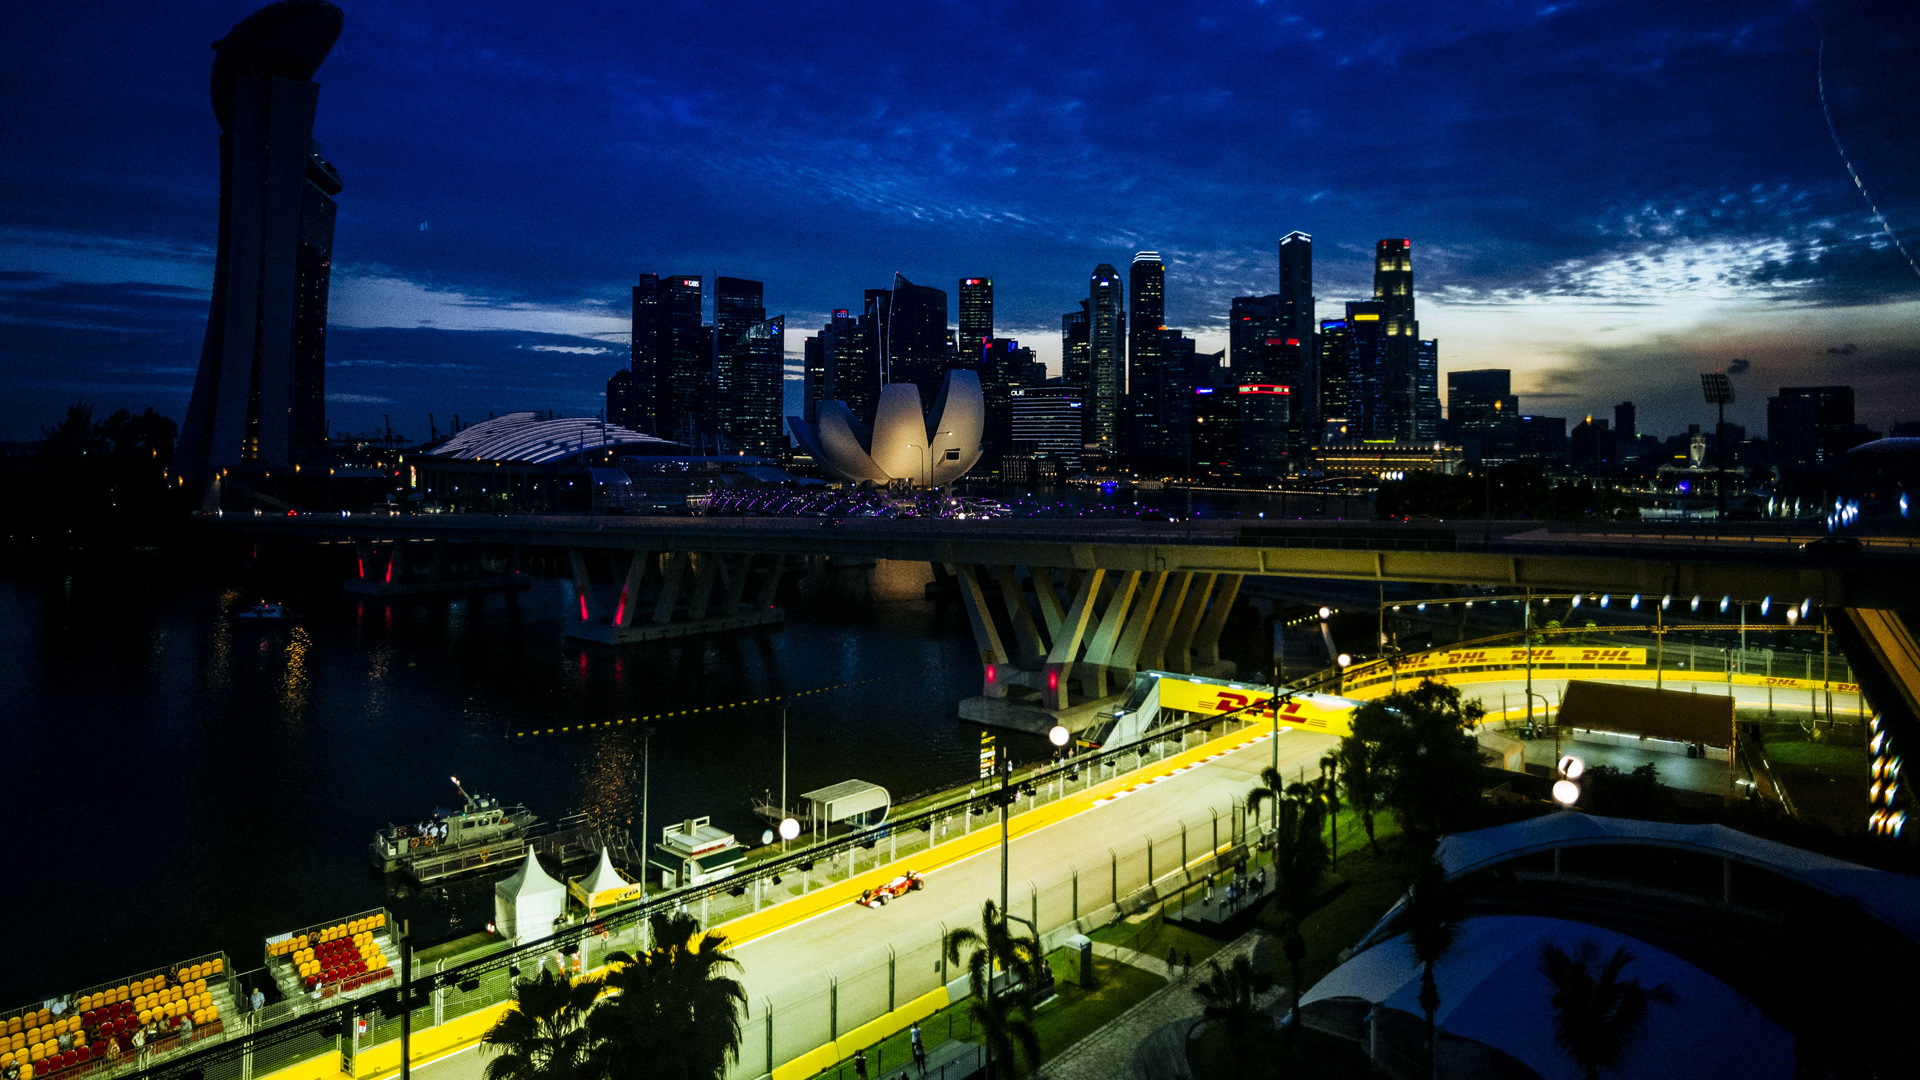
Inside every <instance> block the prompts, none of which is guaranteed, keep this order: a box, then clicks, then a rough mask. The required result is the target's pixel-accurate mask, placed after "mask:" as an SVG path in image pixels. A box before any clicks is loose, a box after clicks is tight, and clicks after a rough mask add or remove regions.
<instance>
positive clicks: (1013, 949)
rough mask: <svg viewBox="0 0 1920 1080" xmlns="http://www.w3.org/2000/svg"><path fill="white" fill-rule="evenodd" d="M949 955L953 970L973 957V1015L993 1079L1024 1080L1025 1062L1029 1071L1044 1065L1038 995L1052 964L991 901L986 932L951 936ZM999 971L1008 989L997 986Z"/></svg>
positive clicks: (983, 922)
mask: <svg viewBox="0 0 1920 1080" xmlns="http://www.w3.org/2000/svg"><path fill="white" fill-rule="evenodd" d="M969 950H971V951H969ZM945 953H946V957H947V962H948V963H950V964H953V963H958V962H959V961H960V956H961V954H962V953H966V954H967V984H968V988H969V989H970V990H971V991H972V997H971V999H970V1004H969V1005H968V1011H969V1012H970V1013H971V1014H972V1015H973V1018H974V1020H975V1021H977V1022H978V1023H979V1024H980V1031H981V1033H982V1034H983V1035H985V1036H986V1039H987V1069H988V1076H990V1077H1001V1076H1009V1077H1010V1076H1017V1075H1019V1068H1020V1059H1021V1058H1024V1059H1025V1060H1026V1063H1027V1065H1029V1066H1033V1065H1038V1064H1039V1063H1040V1033H1039V1032H1038V1031H1037V1030H1036V1029H1035V1028H1034V1026H1033V994H1034V991H1035V990H1036V989H1037V988H1038V987H1039V985H1040V980H1041V973H1040V968H1041V966H1042V965H1043V964H1045V963H1046V959H1045V957H1044V956H1042V955H1041V952H1040V943H1039V942H1038V941H1036V940H1034V939H1033V938H1032V937H1029V936H1025V935H1018V934H1014V933H1012V932H1011V931H1009V930H1008V929H1007V920H1006V919H1004V918H1002V917H1001V915H1000V912H999V909H998V908H996V907H995V906H994V903H993V901H991V900H989V901H987V902H986V905H985V907H983V908H982V909H981V912H980V931H979V932H977V933H976V932H975V931H974V930H973V928H972V927H968V926H963V927H961V928H959V929H958V930H953V931H949V932H948V934H947V938H946V943H945ZM996 967H997V968H999V969H1000V970H1001V971H1003V972H1005V973H1006V974H1007V976H1008V982H1009V985H1008V986H1007V987H1005V988H1004V989H1003V988H1001V987H999V986H997V985H996V984H995V980H994V974H993V973H994V969H995V968H996Z"/></svg>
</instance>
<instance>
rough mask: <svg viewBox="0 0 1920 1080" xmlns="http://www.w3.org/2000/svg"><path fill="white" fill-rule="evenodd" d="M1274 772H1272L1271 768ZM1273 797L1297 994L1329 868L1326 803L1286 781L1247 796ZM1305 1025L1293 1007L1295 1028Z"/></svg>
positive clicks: (1283, 926) (1279, 895) (1284, 934)
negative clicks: (1310, 922)
mask: <svg viewBox="0 0 1920 1080" xmlns="http://www.w3.org/2000/svg"><path fill="white" fill-rule="evenodd" d="M1269 771H1270V770H1269ZM1267 798H1273V799H1274V802H1275V806H1276V814H1275V816H1276V817H1277V818H1278V819H1279V825H1278V827H1277V828H1275V830H1274V833H1273V874H1274V887H1275V891H1276V901H1277V903H1278V906H1279V908H1280V911H1281V913H1282V918H1281V921H1280V946H1281V951H1282V952H1284V953H1285V954H1286V957H1287V966H1288V968H1289V969H1290V970H1291V971H1292V974H1293V992H1294V995H1295V997H1298V996H1299V994H1300V993H1301V992H1302V991H1304V990H1305V987H1304V986H1303V985H1302V981H1303V978H1304V974H1303V968H1304V967H1305V965H1306V961H1307V937H1306V933H1305V927H1306V922H1307V916H1309V915H1311V914H1313V906H1314V901H1315V900H1316V899H1318V897H1319V895H1320V883H1321V881H1322V879H1324V878H1325V876H1326V871H1327V848H1326V844H1325V842H1324V841H1323V840H1322V839H1321V838H1320V818H1321V816H1322V814H1323V813H1324V812H1325V809H1326V804H1325V803H1324V802H1322V801H1321V799H1320V797H1319V796H1318V795H1317V794H1316V793H1315V792H1314V791H1313V789H1312V788H1310V787H1308V786H1307V785H1306V784H1302V783H1299V782H1295V783H1292V784H1289V785H1287V787H1286V788H1285V789H1284V790H1283V791H1282V792H1281V794H1280V795H1279V796H1278V797H1275V796H1273V795H1271V794H1269V793H1268V789H1266V788H1255V789H1254V790H1253V791H1252V792H1249V793H1248V795H1247V802H1248V804H1249V805H1253V806H1258V805H1259V803H1260V802H1261V801H1263V800H1265V799H1267ZM1299 1023H1300V1014H1299V1011H1298V1010H1295V1011H1294V1016H1293V1026H1294V1027H1295V1028H1296V1029H1297V1028H1298V1027H1299Z"/></svg>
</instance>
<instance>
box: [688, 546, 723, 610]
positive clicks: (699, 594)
mask: <svg viewBox="0 0 1920 1080" xmlns="http://www.w3.org/2000/svg"><path fill="white" fill-rule="evenodd" d="M721 559H722V556H721V555H720V554H718V553H717V552H711V551H707V552H702V553H700V554H699V555H697V556H695V558H694V570H693V590H692V591H691V592H690V593H688V594H687V618H689V619H704V618H706V617H707V609H708V607H710V606H711V605H712V602H713V587H714V586H715V585H716V584H718V583H719V580H720V563H721ZM728 614H732V613H731V612H729V613H728Z"/></svg>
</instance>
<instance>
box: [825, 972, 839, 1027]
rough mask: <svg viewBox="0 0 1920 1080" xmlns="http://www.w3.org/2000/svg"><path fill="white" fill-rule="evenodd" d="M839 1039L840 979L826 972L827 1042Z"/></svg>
mask: <svg viewBox="0 0 1920 1080" xmlns="http://www.w3.org/2000/svg"><path fill="white" fill-rule="evenodd" d="M839 1037H840V979H839V977H838V976H836V975H835V974H834V973H833V972H831V971H829V972H827V1041H828V1042H832V1041H834V1040H835V1039H838V1038H839Z"/></svg>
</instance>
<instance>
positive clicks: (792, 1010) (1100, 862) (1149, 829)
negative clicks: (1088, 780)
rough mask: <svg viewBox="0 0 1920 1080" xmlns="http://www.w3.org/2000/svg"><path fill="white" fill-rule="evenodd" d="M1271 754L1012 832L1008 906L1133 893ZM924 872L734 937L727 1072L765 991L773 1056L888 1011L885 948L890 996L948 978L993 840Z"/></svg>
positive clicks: (1069, 905)
mask: <svg viewBox="0 0 1920 1080" xmlns="http://www.w3.org/2000/svg"><path fill="white" fill-rule="evenodd" d="M1334 743H1335V740H1334V739H1332V738H1331V737H1328V736H1322V735H1310V734H1307V733H1305V732H1301V731H1284V730H1283V731H1282V733H1281V736H1280V740H1279V759H1280V767H1281V771H1282V772H1283V773H1284V774H1286V775H1288V776H1293V775H1296V774H1297V773H1299V772H1300V771H1301V770H1304V771H1305V772H1306V773H1307V774H1309V775H1312V774H1315V773H1317V772H1318V762H1319V760H1320V757H1321V756H1322V755H1323V754H1325V753H1326V752H1327V751H1328V750H1330V749H1331V748H1332V747H1333V745H1334ZM1271 755H1272V747H1271V739H1270V737H1266V736H1263V737H1261V738H1259V740H1258V741H1256V742H1253V743H1251V744H1249V745H1246V746H1244V747H1241V748H1240V749H1238V750H1235V751H1232V752H1229V753H1227V754H1224V755H1223V756H1220V757H1218V758H1215V759H1213V760H1211V761H1208V762H1206V763H1204V764H1201V765H1198V766H1195V767H1192V768H1187V769H1185V770H1182V771H1179V772H1171V768H1172V767H1171V765H1169V766H1168V767H1167V768H1166V769H1160V768H1154V767H1149V768H1148V769H1147V770H1146V771H1145V772H1143V773H1141V774H1139V775H1140V777H1141V779H1142V780H1143V781H1145V782H1144V783H1142V784H1140V786H1137V787H1135V788H1133V789H1131V790H1130V791H1129V792H1128V793H1127V794H1126V795H1124V796H1122V797H1119V798H1114V799H1111V800H1108V801H1106V802H1104V803H1102V804H1100V805H1096V806H1094V807H1093V808H1091V809H1089V810H1086V811H1084V812H1082V813H1079V814H1075V815H1073V816H1072V817H1069V818H1066V819H1065V820H1062V821H1059V822H1056V823H1054V824H1051V825H1048V826H1046V827H1044V828H1041V829H1039V830H1037V831H1035V832H1032V833H1030V834H1028V835H1025V836H1018V837H1016V838H1015V839H1014V840H1013V842H1012V844H1011V845H1010V860H1009V873H1008V878H1009V881H1010V882H1011V889H1010V891H1011V903H1010V907H1011V909H1012V912H1011V913H1012V914H1013V915H1015V916H1018V917H1021V918H1031V917H1032V915H1033V912H1034V910H1035V906H1036V904H1037V906H1038V911H1039V916H1040V920H1039V921H1040V925H1041V928H1042V929H1043V930H1047V931H1051V930H1053V929H1054V928H1056V927H1058V926H1060V925H1063V924H1065V923H1066V922H1068V921H1069V920H1070V918H1071V916H1072V911H1073V906H1074V895H1075V892H1074V890H1075V885H1074V878H1075V871H1076V870H1077V871H1078V877H1079V893H1078V895H1079V909H1080V910H1081V911H1082V912H1090V911H1093V910H1095V909H1097V908H1099V907H1101V906H1103V905H1106V904H1108V903H1110V902H1111V901H1112V893H1113V881H1114V878H1115V877H1116V874H1117V877H1118V879H1119V883H1120V892H1121V894H1122V895H1126V894H1128V893H1130V892H1132V891H1133V890H1134V889H1136V888H1138V887H1139V886H1140V885H1141V884H1142V883H1143V882H1144V881H1145V880H1146V874H1147V857H1148V853H1147V848H1148V837H1149V836H1151V837H1152V839H1153V874H1154V876H1155V878H1156V879H1164V878H1165V877H1166V876H1167V875H1169V874H1171V873H1174V872H1175V871H1176V870H1178V869H1179V867H1180V861H1181V836H1182V831H1183V826H1184V831H1185V836H1186V852H1187V858H1188V860H1189V861H1196V860H1198V859H1200V858H1201V857H1202V856H1204V855H1205V854H1206V853H1207V851H1208V850H1209V849H1210V848H1211V847H1212V845H1213V837H1214V814H1215V813H1216V812H1217V813H1218V815H1219V837H1220V842H1221V843H1223V844H1224V843H1226V842H1227V841H1228V839H1229V836H1230V830H1231V828H1232V821H1233V804H1234V802H1235V801H1236V800H1240V799H1242V798H1244V796H1245V794H1246V792H1247V789H1248V788H1250V787H1252V786H1253V785H1254V784H1256V783H1258V782H1259V774H1260V771H1261V770H1262V769H1264V768H1266V767H1267V765H1268V764H1269V763H1270V761H1271ZM1169 773H1170V774H1169ZM916 868H917V869H921V868H920V867H916ZM925 873H926V877H927V887H926V888H925V889H924V890H922V891H920V892H916V893H912V894H910V895H908V896H905V897H902V898H901V899H899V900H897V901H894V902H892V903H889V904H888V905H887V906H886V907H884V908H879V909H869V908H865V907H862V906H860V905H858V904H851V903H849V904H845V905H841V906H838V907H835V908H832V909H829V910H827V911H824V912H822V913H821V914H819V915H816V916H814V917H813V918H810V919H807V920H805V921H803V922H800V923H796V924H794V925H792V926H788V927H785V928H783V929H780V930H777V931H774V932H773V933H771V934H768V935H766V936H765V937H761V938H758V939H755V940H753V941H749V942H746V943H745V944H742V945H740V946H738V947H736V948H735V949H734V955H735V956H737V957H738V958H739V959H740V961H741V964H742V966H743V975H742V977H743V979H744V981H745V983H746V986H747V993H748V995H749V1001H750V1003H751V1004H750V1014H749V1016H748V1017H747V1020H746V1024H745V1043H746V1050H745V1052H744V1053H743V1055H742V1060H741V1062H740V1063H739V1065H738V1067H737V1068H736V1069H735V1070H734V1072H733V1075H734V1076H736V1077H753V1076H758V1075H760V1074H761V1073H763V1072H765V1071H766V1061H767V1045H766V1012H767V1008H768V1005H769V1003H771V1007H772V1012H773V1030H774V1036H773V1038H774V1055H773V1056H774V1060H775V1062H776V1064H777V1063H780V1062H783V1061H786V1060H789V1059H791V1058H794V1057H797V1056H798V1055H799V1054H801V1053H804V1052H806V1051H808V1050H811V1049H813V1048H814V1047H815V1046H818V1045H820V1044H821V1043H824V1042H826V1041H827V1038H828V1025H829V1019H830V1013H832V1012H835V1011H837V1017H835V1019H837V1026H838V1030H839V1031H840V1033H841V1034H843V1035H844V1034H846V1033H847V1032H848V1031H851V1030H852V1029H853V1028H855V1027H857V1026H858V1025H859V1024H861V1023H864V1022H866V1021H867V1020H870V1019H873V1018H874V1017H875V1016H877V1015H879V1014H880V1013H881V1012H884V1011H885V1009H886V1005H887V999H888V991H889V963H888V961H889V949H891V950H892V955H893V957H894V958H895V959H894V963H893V970H892V983H893V988H892V992H893V1000H894V1001H895V1003H896V1004H897V1005H904V1004H905V1003H907V1002H909V1001H911V1000H912V999H913V998H915V997H917V996H919V995H921V994H923V993H926V992H927V991H929V990H932V989H934V988H936V987H938V986H940V985H942V984H943V983H944V982H945V981H946V980H945V977H944V974H943V973H941V972H939V971H937V970H936V969H935V966H934V965H935V960H936V957H937V956H938V951H939V950H938V942H939V940H940V937H941V933H942V927H943V926H944V927H947V928H956V927H960V926H976V927H977V926H978V924H979V921H980V909H981V904H982V903H983V902H984V901H986V900H989V899H992V900H995V901H996V902H997V901H998V899H999V893H1000V859H999V849H998V847H997V846H996V847H992V848H989V849H988V850H986V851H984V852H981V853H979V854H976V855H972V856H969V857H967V858H964V859H962V860H960V861H958V862H956V863H953V864H951V865H948V866H942V867H938V868H934V869H926V870H925ZM954 974H955V975H956V976H958V975H959V974H960V972H959V971H958V970H956V971H955V973H954ZM831 980H837V981H838V990H837V994H836V995H830V993H829V986H830V981H831ZM835 997H837V1001H835V1000H833V998H835ZM484 1066H485V1057H484V1054H483V1053H482V1052H479V1051H473V1050H468V1051H463V1052H460V1053H457V1054H454V1055H452V1056H450V1057H447V1058H443V1059H441V1060H440V1061H437V1062H433V1063H431V1064H428V1065H424V1066H419V1067H416V1069H415V1070H414V1073H415V1075H417V1076H420V1077H422V1080H477V1078H478V1077H479V1076H480V1075H481V1071H482V1069H483V1068H484Z"/></svg>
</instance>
